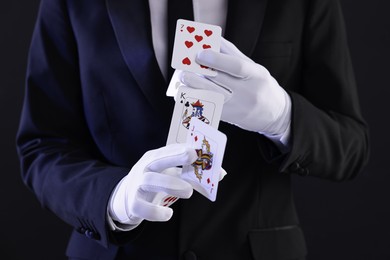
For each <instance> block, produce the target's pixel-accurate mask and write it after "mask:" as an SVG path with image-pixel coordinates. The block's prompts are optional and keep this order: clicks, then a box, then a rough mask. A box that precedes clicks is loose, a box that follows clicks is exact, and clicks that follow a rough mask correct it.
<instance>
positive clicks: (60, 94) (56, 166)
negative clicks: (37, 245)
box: [17, 0, 131, 246]
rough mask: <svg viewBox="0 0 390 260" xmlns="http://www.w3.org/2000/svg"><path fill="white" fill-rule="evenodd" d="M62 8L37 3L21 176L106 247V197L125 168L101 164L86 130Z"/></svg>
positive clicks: (56, 1)
mask: <svg viewBox="0 0 390 260" xmlns="http://www.w3.org/2000/svg"><path fill="white" fill-rule="evenodd" d="M66 10H67V7H66V4H65V1H60V0H47V1H46V0H43V1H42V2H41V6H40V10H39V14H38V18H37V22H36V26H35V30H34V33H33V38H32V43H31V47H30V53H29V60H28V69H27V76H26V92H25V98H24V105H23V110H22V115H21V119H20V126H19V131H18V134H17V147H18V153H19V157H20V160H21V168H22V177H23V181H24V182H25V184H26V185H27V186H28V187H29V188H30V189H31V190H32V191H33V192H34V193H35V195H36V197H37V198H38V200H39V201H40V203H41V204H42V206H43V207H45V208H48V209H49V210H50V211H52V212H54V213H55V214H56V215H57V216H59V217H60V218H61V219H63V220H64V221H65V222H67V223H68V224H70V225H72V226H73V227H74V228H75V229H76V230H77V231H79V232H80V233H83V234H85V235H86V236H87V237H89V238H91V239H94V240H97V241H98V242H99V243H101V244H102V245H103V246H107V244H108V241H109V240H115V237H114V235H113V233H111V232H110V231H109V229H108V227H107V222H106V215H107V208H106V207H107V202H108V200H109V196H110V193H111V191H112V190H113V188H114V187H115V185H116V184H117V183H118V182H119V180H120V179H121V178H122V177H123V176H124V175H126V174H127V173H128V172H129V169H127V168H125V167H123V168H122V167H116V166H114V165H111V164H110V163H109V162H106V161H105V160H104V158H103V157H102V156H101V155H100V154H99V153H98V152H97V151H98V149H97V148H96V147H95V144H94V142H93V141H92V138H91V136H90V134H89V131H88V127H87V123H86V120H85V116H84V111H83V101H82V88H81V85H82V84H81V82H80V76H79V75H80V73H79V68H78V59H77V44H76V40H75V39H74V36H73V33H72V28H71V25H70V21H69V19H68V16H67V11H66ZM129 233H131V232H129ZM122 236H123V234H122ZM111 242H112V241H111Z"/></svg>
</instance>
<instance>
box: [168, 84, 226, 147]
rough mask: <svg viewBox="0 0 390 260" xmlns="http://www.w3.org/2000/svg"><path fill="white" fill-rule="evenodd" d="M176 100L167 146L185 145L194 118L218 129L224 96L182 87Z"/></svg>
mask: <svg viewBox="0 0 390 260" xmlns="http://www.w3.org/2000/svg"><path fill="white" fill-rule="evenodd" d="M175 100H176V102H175V107H174V109H173V115H172V120H171V125H170V128H169V133H168V140H167V144H173V143H185V142H186V138H187V132H188V129H189V128H190V126H191V122H192V119H193V118H196V119H199V120H200V121H202V122H203V123H205V124H208V125H211V126H212V127H214V128H215V129H218V125H219V121H220V119H221V114H222V108H223V102H224V96H223V95H222V94H220V93H217V92H214V91H209V90H203V89H193V88H189V87H186V86H181V87H180V88H179V90H178V92H177V94H176V99H175Z"/></svg>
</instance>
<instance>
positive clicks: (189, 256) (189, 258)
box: [184, 251, 198, 260]
mask: <svg viewBox="0 0 390 260" xmlns="http://www.w3.org/2000/svg"><path fill="white" fill-rule="evenodd" d="M197 259H198V258H197V257H196V255H195V253H194V252H193V251H187V252H185V253H184V260H197Z"/></svg>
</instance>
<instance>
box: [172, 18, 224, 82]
mask: <svg viewBox="0 0 390 260" xmlns="http://www.w3.org/2000/svg"><path fill="white" fill-rule="evenodd" d="M221 34H222V29H221V27H219V26H216V25H211V24H205V23H198V22H193V21H188V20H183V19H179V20H177V23H176V32H175V40H174V44H173V53H172V63H171V66H172V68H174V69H179V70H184V71H191V72H194V73H200V74H203V75H209V76H215V75H216V74H217V73H216V71H214V70H212V69H210V68H208V67H206V66H202V65H200V64H199V63H197V62H196V61H195V57H196V55H197V53H198V52H199V51H201V50H205V49H210V50H214V51H217V52H219V51H220V47H221Z"/></svg>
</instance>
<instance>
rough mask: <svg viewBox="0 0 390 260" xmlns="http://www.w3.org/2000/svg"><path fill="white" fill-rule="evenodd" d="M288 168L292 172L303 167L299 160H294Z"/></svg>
mask: <svg viewBox="0 0 390 260" xmlns="http://www.w3.org/2000/svg"><path fill="white" fill-rule="evenodd" d="M288 169H289V170H290V171H292V172H296V171H298V170H300V169H302V168H301V165H300V164H299V162H293V163H292V164H291V165H290V166H289V167H288Z"/></svg>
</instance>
